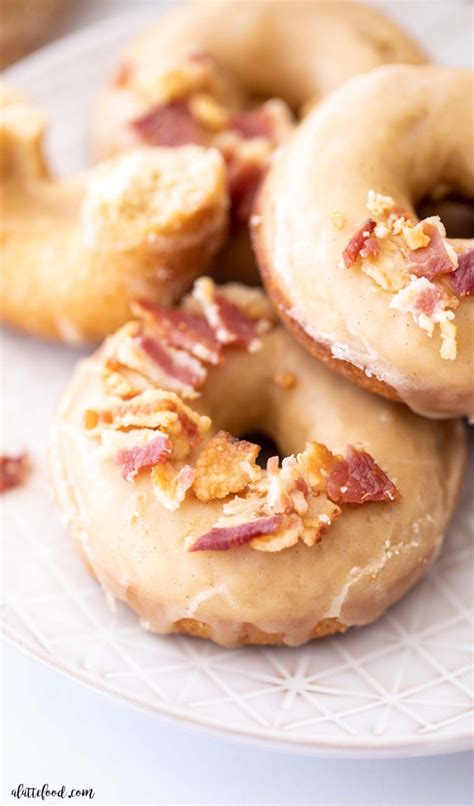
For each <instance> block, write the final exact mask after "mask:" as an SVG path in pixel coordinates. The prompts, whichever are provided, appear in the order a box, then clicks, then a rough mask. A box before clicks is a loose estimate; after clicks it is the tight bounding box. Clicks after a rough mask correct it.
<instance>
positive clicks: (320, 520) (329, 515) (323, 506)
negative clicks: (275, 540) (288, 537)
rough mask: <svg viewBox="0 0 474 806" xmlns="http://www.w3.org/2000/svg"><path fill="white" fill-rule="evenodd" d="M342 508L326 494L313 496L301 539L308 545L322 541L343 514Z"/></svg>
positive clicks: (304, 521) (305, 517)
mask: <svg viewBox="0 0 474 806" xmlns="http://www.w3.org/2000/svg"><path fill="white" fill-rule="evenodd" d="M341 513H342V509H341V508H340V507H338V505H337V504H334V503H333V502H332V501H330V500H329V498H328V497H327V496H326V495H317V496H314V495H313V496H311V498H310V500H309V506H308V511H307V512H306V514H305V516H304V520H303V532H302V535H301V539H302V541H303V543H305V544H306V545H307V546H315V545H316V543H320V542H321V539H322V537H323V536H324V535H325V534H326V532H327V531H328V529H329V527H330V526H331V525H332V524H333V523H334V521H335V520H337V519H338V517H339V515H341Z"/></svg>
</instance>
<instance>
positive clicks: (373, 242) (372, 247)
mask: <svg viewBox="0 0 474 806" xmlns="http://www.w3.org/2000/svg"><path fill="white" fill-rule="evenodd" d="M379 254H380V241H379V240H378V238H367V239H366V240H365V241H364V248H363V249H361V250H360V255H361V257H369V258H371V257H372V258H373V257H377V256H378V255H379Z"/></svg>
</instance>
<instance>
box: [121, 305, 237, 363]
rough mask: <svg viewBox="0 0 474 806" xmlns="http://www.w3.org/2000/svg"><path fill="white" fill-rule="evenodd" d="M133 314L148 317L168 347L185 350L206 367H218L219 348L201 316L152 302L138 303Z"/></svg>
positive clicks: (220, 353) (220, 348)
mask: <svg viewBox="0 0 474 806" xmlns="http://www.w3.org/2000/svg"><path fill="white" fill-rule="evenodd" d="M132 310H133V312H134V313H135V314H136V315H138V316H140V317H141V318H148V319H149V320H150V321H151V322H152V324H153V327H154V328H155V330H156V331H157V333H158V335H159V336H160V338H161V339H162V340H163V341H164V342H165V343H166V344H169V345H170V346H171V347H177V348H179V349H181V350H187V351H188V352H189V353H191V354H192V355H194V356H196V358H199V359H200V360H201V361H205V362H207V363H209V364H214V365H216V364H219V363H220V361H221V358H222V346H221V344H220V343H219V342H218V341H217V339H216V337H215V334H214V331H213V330H212V328H211V327H210V326H209V324H208V323H207V321H206V319H205V318H204V316H201V315H199V314H195V313H189V312H188V311H183V310H179V309H172V308H164V307H163V306H162V305H154V304H153V303H152V302H147V301H144V300H138V301H137V302H136V303H133V305H132Z"/></svg>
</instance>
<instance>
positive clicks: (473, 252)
mask: <svg viewBox="0 0 474 806" xmlns="http://www.w3.org/2000/svg"><path fill="white" fill-rule="evenodd" d="M451 279H452V282H453V286H454V289H455V291H456V293H457V294H459V296H460V297H469V296H471V294H474V247H472V249H469V250H468V251H467V252H464V254H463V255H459V259H458V267H457V269H456V271H455V272H454V274H453V275H452V278H451Z"/></svg>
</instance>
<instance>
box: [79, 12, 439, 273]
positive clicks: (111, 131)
mask: <svg viewBox="0 0 474 806" xmlns="http://www.w3.org/2000/svg"><path fill="white" fill-rule="evenodd" d="M335 43H337V49H336V52H335ZM392 61H396V62H409V63H419V62H424V61H425V55H424V53H423V52H422V51H421V50H420V48H419V47H418V46H417V45H416V44H415V43H414V42H413V41H412V40H411V38H410V37H409V36H408V35H407V34H406V33H405V32H403V31H402V30H401V29H400V28H399V27H398V26H397V25H396V24H395V23H393V22H392V21H389V20H388V19H387V18H386V17H385V16H384V15H383V14H381V13H380V12H379V11H377V10H376V9H374V8H369V7H366V6H364V5H360V4H358V3H342V4H340V3H334V2H326V3H324V2H319V1H318V2H313V1H312V0H306V1H305V2H297V1H295V0H292V2H291V9H290V7H289V4H288V3H285V2H272V1H270V2H261V1H259V0H255V1H254V2H252V3H244V2H241V0H233V1H232V0H231V1H230V2H205V3H193V4H191V5H189V6H185V7H184V8H179V9H176V10H174V11H172V12H171V13H168V14H166V15H163V17H161V18H160V20H159V21H158V23H157V24H156V26H154V27H152V28H151V29H150V30H149V31H148V32H147V33H145V34H144V35H143V36H142V37H140V38H139V39H138V40H137V41H136V42H135V43H134V44H133V45H132V46H131V47H130V48H129V50H128V51H127V52H126V54H125V55H124V58H123V61H122V64H121V66H120V68H119V70H118V72H117V73H116V75H115V76H114V78H113V79H112V81H111V82H110V83H109V84H108V86H107V87H106V88H105V89H104V91H103V92H102V94H101V96H100V99H99V103H98V108H97V117H96V121H95V127H94V141H95V148H96V152H97V154H98V155H99V157H101V158H103V157H109V156H111V155H114V154H117V153H121V152H123V151H124V150H127V149H129V148H130V147H133V146H136V145H137V144H140V143H143V142H144V141H145V142H147V143H149V144H158V145H179V144H181V143H182V142H189V141H193V142H199V143H201V144H206V143H207V144H210V143H212V144H214V145H217V146H218V147H220V148H221V149H222V151H223V153H224V155H225V158H226V162H227V164H228V178H229V187H230V195H231V200H232V207H231V218H232V224H233V227H232V235H233V238H232V240H231V246H230V247H229V248H228V249H226V250H225V251H224V253H223V255H222V256H221V259H220V260H219V261H218V264H219V265H218V271H219V272H220V273H219V275H218V276H219V277H221V278H222V279H223V278H225V275H227V277H232V276H233V275H234V276H238V277H239V279H240V280H245V281H252V282H254V283H255V282H258V275H257V274H256V271H255V265H254V259H253V256H252V254H251V251H250V246H249V244H248V236H247V228H246V227H245V226H242V225H243V224H246V222H247V219H248V214H249V210H250V207H251V201H252V198H253V194H254V192H255V187H256V185H257V184H258V181H259V178H260V176H261V174H262V172H263V171H264V170H265V167H266V164H267V162H268V159H269V156H270V153H271V151H272V150H273V149H274V147H275V146H276V145H278V143H279V142H281V141H282V140H284V139H286V137H287V136H288V133H289V131H290V130H291V126H290V120H291V117H292V115H291V114H290V112H289V110H290V109H292V110H294V111H295V112H297V113H301V112H302V111H304V110H306V108H307V106H308V104H310V103H312V102H314V100H315V99H318V98H320V97H322V96H324V95H326V94H327V93H329V92H331V91H332V90H333V89H334V88H335V87H338V86H340V85H341V84H342V83H344V81H346V80H347V79H348V78H350V77H351V76H353V75H354V74H356V73H359V72H363V71H365V70H370V69H371V68H373V67H375V66H377V65H380V64H384V63H386V62H392ZM265 98H270V99H274V100H273V101H271V102H270V103H268V102H267V103H264V104H263V105H262V106H261V107H258V106H257V107H256V106H255V105H256V104H257V103H258V102H261V101H262V99H265ZM275 99H278V100H275ZM283 102H284V103H283ZM285 109H286V115H285ZM246 110H247V111H246ZM249 110H251V111H250V112H249ZM186 111H187V113H188V114H186ZM234 241H237V243H236V246H235V249H234V248H232V246H233V242H234Z"/></svg>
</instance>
